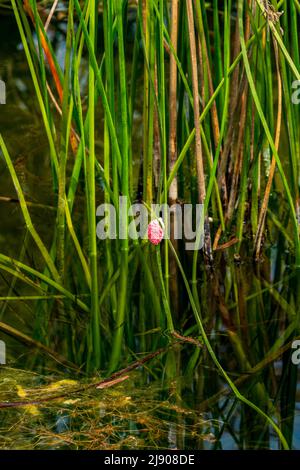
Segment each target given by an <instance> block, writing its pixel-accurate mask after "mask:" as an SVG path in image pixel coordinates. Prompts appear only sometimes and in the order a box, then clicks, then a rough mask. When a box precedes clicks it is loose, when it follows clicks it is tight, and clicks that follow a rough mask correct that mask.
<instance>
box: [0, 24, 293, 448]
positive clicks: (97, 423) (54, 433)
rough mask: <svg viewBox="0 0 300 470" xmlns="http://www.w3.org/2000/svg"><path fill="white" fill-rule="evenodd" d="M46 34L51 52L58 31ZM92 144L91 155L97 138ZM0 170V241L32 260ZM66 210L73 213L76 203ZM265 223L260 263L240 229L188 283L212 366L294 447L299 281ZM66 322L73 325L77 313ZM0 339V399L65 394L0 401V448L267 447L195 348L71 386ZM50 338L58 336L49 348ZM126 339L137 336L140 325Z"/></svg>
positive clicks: (42, 182) (42, 188)
mask: <svg viewBox="0 0 300 470" xmlns="http://www.w3.org/2000/svg"><path fill="white" fill-rule="evenodd" d="M0 21H1V24H0V44H1V48H0V64H1V65H0V77H1V79H3V80H5V82H6V84H7V103H8V104H7V105H6V106H3V107H1V114H0V128H1V132H5V136H6V140H7V144H8V147H9V148H10V149H13V152H12V155H14V164H15V168H16V171H17V174H18V177H19V180H20V182H21V184H22V187H23V189H24V193H25V195H26V197H27V199H28V202H30V204H31V205H30V210H31V214H32V217H33V220H34V223H35V224H37V225H38V226H39V228H40V233H41V236H42V238H43V239H44V240H46V241H47V240H48V241H49V242H50V241H51V240H52V235H53V234H52V232H51V230H52V228H51V227H53V222H54V220H55V209H54V203H55V201H54V199H53V196H52V191H51V176H50V171H49V170H50V162H49V159H48V158H49V157H48V150H47V143H46V139H45V135H44V134H43V132H42V128H41V118H40V115H39V112H38V105H37V103H36V102H35V99H34V98H33V97H34V90H33V87H32V83H31V79H30V76H29V73H28V68H27V64H26V61H25V59H24V54H23V51H22V48H21V46H20V42H19V36H18V32H17V30H16V26H15V23H14V21H12V20H11V19H10V18H9V17H7V18H6V17H5V19H3V18H2V19H1V20H0ZM62 27H63V26H62ZM8 33H9V34H8ZM53 34H54V33H53ZM56 34H57V38H56V40H55V41H54V43H55V44H56V49H57V52H58V56H59V55H60V54H59V48H60V47H63V46H62V42H63V34H61V35H60V33H59V32H56ZM61 55H62V56H63V52H62V53H61ZM137 119H140V117H137ZM97 145H98V150H99V152H100V154H101V148H102V143H101V141H99V142H98V143H97ZM0 177H1V186H0V220H1V231H0V251H1V252H3V253H5V254H6V255H8V256H14V257H16V252H17V253H18V254H19V256H18V259H25V260H27V261H28V262H29V263H30V264H31V265H32V266H39V263H40V261H41V260H40V259H39V258H38V257H36V255H35V254H34V251H33V250H32V246H31V242H30V241H28V239H27V236H26V230H25V227H24V221H23V219H22V215H21V213H20V211H19V208H18V203H17V201H16V200H15V197H16V196H15V192H14V188H13V184H12V182H11V179H10V177H9V173H8V171H7V169H6V167H5V164H4V161H3V159H1V160H0ZM37 188H38V190H37ZM99 197H101V195H99ZM274 201H275V202H273V210H274V211H276V210H277V209H278V207H276V204H279V202H278V203H276V198H275V199H274ZM77 210H78V214H77V219H78V223H80V207H79V208H77ZM269 231H270V240H269V241H268V242H266V245H265V260H264V261H263V262H262V263H260V264H256V265H255V266H254V265H253V263H252V261H251V258H250V256H249V255H250V249H249V247H248V242H247V240H246V242H245V244H244V247H243V249H242V251H241V253H242V257H241V259H240V260H235V259H234V248H229V249H227V250H224V252H220V253H219V254H218V255H217V257H216V260H215V266H214V270H213V271H212V272H207V271H205V270H204V269H203V272H202V274H201V283H200V292H199V294H200V298H201V301H202V305H203V312H202V313H203V319H204V322H205V326H206V330H207V332H208V335H209V338H210V340H211V343H212V345H213V347H214V350H215V351H216V353H217V356H218V357H219V358H220V361H221V363H222V365H223V366H224V368H225V369H226V370H227V371H228V373H229V374H230V376H231V378H232V380H233V381H235V383H236V384H237V386H238V388H239V389H240V390H241V391H242V392H243V394H244V395H245V396H246V397H247V398H249V399H251V400H253V401H254V402H255V403H257V404H259V406H260V407H261V408H262V409H264V411H265V412H267V413H268V414H269V415H271V416H273V417H274V419H275V420H276V421H279V422H281V427H282V429H283V432H284V434H285V436H286V437H287V439H288V441H289V443H290V445H291V446H292V447H293V448H295V449H300V386H299V385H300V382H299V376H298V369H297V365H293V363H292V361H291V355H292V352H293V350H292V340H293V339H294V336H295V322H296V317H297V313H298V309H299V306H298V304H297V292H298V290H299V288H298V285H299V281H298V277H297V272H295V270H294V269H293V266H292V265H291V261H290V258H291V255H290V253H289V251H288V249H287V243H286V240H285V239H284V238H283V237H282V236H281V235H279V236H277V238H276V239H274V240H272V227H271V226H270V227H269ZM250 243H251V241H250V240H249V244H250ZM187 262H188V260H187ZM0 276H1V277H0V297H1V296H2V298H1V301H0V321H5V322H7V323H9V324H10V325H11V326H13V327H15V328H18V329H20V330H22V331H24V332H25V333H26V332H27V333H29V332H30V331H31V328H32V322H33V319H34V310H33V307H32V304H31V303H30V302H27V301H25V300H24V301H20V300H17V301H9V302H8V301H6V300H5V299H3V297H7V296H8V295H9V296H16V297H21V296H22V295H23V296H24V295H26V294H28V293H30V292H31V291H30V288H29V287H24V285H23V284H22V283H21V282H19V281H16V280H14V281H13V284H12V278H11V277H10V276H9V275H8V274H6V273H2V272H1V273H0ZM182 296H183V299H182V313H181V317H180V322H181V327H182V330H184V331H189V333H190V334H191V335H195V334H197V332H196V330H195V329H194V327H193V325H194V321H193V319H192V312H191V309H190V306H189V305H188V303H187V302H186V299H185V297H184V294H183V293H182ZM136 308H138V307H136ZM57 315H58V316H57V317H56V318H52V319H51V321H52V322H53V323H55V324H58V326H57V325H56V327H55V328H56V329H54V331H56V332H61V330H60V326H59V325H61V324H62V323H63V322H64V321H65V319H64V318H60V317H59V315H61V313H57ZM137 323H138V320H137ZM78 326H79V329H80V328H82V326H81V325H80V321H79V323H78ZM136 326H137V330H138V324H137V325H136ZM78 334H84V333H82V331H81V332H79V333H78ZM157 334H161V336H162V338H163V332H157V331H151V330H150V331H149V332H147V335H144V337H143V346H144V347H146V348H149V349H150V347H151V340H152V338H153V335H157ZM0 339H3V340H4V341H5V343H6V350H7V365H6V366H4V365H2V366H0V402H10V401H22V400H32V401H34V400H37V399H39V398H40V397H45V396H51V394H53V393H55V392H57V391H59V392H63V393H64V394H65V396H64V397H63V398H61V399H60V400H56V401H51V400H50V401H49V402H48V403H44V404H42V405H39V406H37V405H34V404H33V405H30V406H26V407H17V408H15V409H0V448H3V449H12V448H19V449H26V448H33V447H34V448H36V449H46V448H47V449H49V448H50V449H64V448H85V449H101V448H105V449H119V448H124V449H125V448H145V447H146V448H184V449H195V448H199V449H201V448H203V449H214V448H216V449H238V448H240V449H246V448H247V449H251V448H272V449H277V448H278V446H279V444H278V439H277V437H275V436H274V434H273V431H271V430H270V428H269V427H268V426H266V423H265V422H264V420H263V419H262V418H261V417H259V416H258V415H257V414H256V413H255V412H253V411H252V410H249V408H247V407H246V406H244V405H241V404H240V403H239V402H238V401H237V400H235V399H233V398H232V395H231V394H230V393H229V389H228V386H226V384H225V383H224V381H223V380H222V379H221V378H220V376H219V374H218V372H217V370H216V368H215V366H214V365H213V363H212V361H211V359H210V358H209V356H208V354H207V353H206V351H205V349H204V348H195V347H194V346H192V345H188V344H187V345H184V346H182V345H181V346H179V345H176V346H175V347H174V349H172V350H171V351H169V352H168V353H166V354H164V355H162V357H161V358H159V359H155V360H154V361H153V362H152V363H151V364H148V365H147V366H146V367H144V368H143V369H142V368H141V369H140V370H138V371H137V372H134V373H131V375H130V377H129V379H128V380H127V381H125V382H124V383H122V384H119V385H116V386H115V387H114V388H112V389H109V390H103V391H102V390H100V391H99V390H89V391H88V392H87V391H85V392H84V391H82V392H79V393H78V392H76V393H73V392H74V389H75V388H76V389H77V388H78V384H82V385H84V383H85V382H86V380H87V379H86V378H83V379H82V378H80V379H78V375H77V374H76V373H74V371H72V370H70V369H66V367H64V366H62V365H61V364H59V363H58V362H55V361H53V360H51V359H49V358H47V360H45V361H44V362H43V366H40V368H37V367H38V366H36V363H35V368H34V369H33V370H30V368H29V364H32V361H31V357H32V355H33V350H32V348H30V347H29V346H28V345H25V344H23V343H22V342H21V343H20V342H19V341H16V340H15V339H13V338H11V337H10V336H8V335H7V334H4V333H1V336H0ZM61 341H63V339H62V338H61V337H59V336H58V337H57V338H56V340H55V342H54V344H53V346H54V348H55V347H56V346H58V345H59V344H60V343H61ZM135 341H136V343H135V345H136V344H139V342H140V341H141V336H136V339H135ZM132 346H133V348H132V349H134V344H133V345H132ZM38 355H39V356H40V355H41V352H39V353H38ZM66 377H70V378H69V379H66ZM74 377H75V378H74ZM89 380H91V379H89Z"/></svg>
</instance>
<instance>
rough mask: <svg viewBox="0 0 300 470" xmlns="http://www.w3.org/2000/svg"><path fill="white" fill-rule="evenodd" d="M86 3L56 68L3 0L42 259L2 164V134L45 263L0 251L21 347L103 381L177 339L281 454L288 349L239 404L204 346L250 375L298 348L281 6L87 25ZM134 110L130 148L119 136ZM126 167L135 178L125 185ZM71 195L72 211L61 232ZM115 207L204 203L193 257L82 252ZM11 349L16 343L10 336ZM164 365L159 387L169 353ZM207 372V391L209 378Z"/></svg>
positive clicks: (166, 10)
mask: <svg viewBox="0 0 300 470" xmlns="http://www.w3.org/2000/svg"><path fill="white" fill-rule="evenodd" d="M96 3H97V2H94V1H92V2H79V1H78V0H71V1H70V2H68V10H67V16H66V23H67V28H66V53H65V64H64V68H63V70H62V69H61V68H60V66H59V64H58V60H57V56H56V54H55V51H54V50H53V46H52V44H51V42H50V39H49V36H48V34H47V33H46V31H45V29H44V24H45V18H44V16H45V15H44V14H43V19H41V16H40V13H41V11H40V7H39V8H38V7H37V2H35V1H33V2H29V1H26V2H24V4H25V9H24V8H23V5H22V2H21V1H19V0H12V2H11V4H12V7H13V12H14V15H15V19H16V22H17V26H18V29H19V32H20V35H21V40H22V43H23V48H24V53H25V55H26V59H27V62H28V67H29V70H30V74H31V78H32V81H33V86H34V89H35V91H36V97H37V102H38V105H39V108H40V113H41V124H42V126H43V129H44V132H45V136H46V139H47V142H48V146H49V157H50V161H51V169H49V172H50V171H51V176H52V181H53V184H52V189H53V194H54V196H55V197H56V201H57V218H56V224H55V225H54V227H53V233H52V234H51V237H52V243H51V244H49V246H46V244H45V242H44V241H43V240H42V239H41V236H40V234H39V230H38V227H36V226H35V225H34V224H33V222H32V218H31V214H30V211H29V209H28V208H29V207H30V206H29V205H28V204H27V201H26V198H25V197H24V193H25V192H26V190H25V188H26V186H25V184H26V180H25V179H24V175H26V173H25V172H22V162H20V161H19V162H18V161H17V162H15V163H14V164H13V163H12V159H11V156H10V153H9V152H8V150H7V147H6V145H5V142H4V140H5V135H2V136H1V140H0V143H1V148H2V152H3V156H4V159H5V162H6V164H7V166H8V169H9V172H10V175H11V177H12V179H13V182H14V185H15V188H16V191H17V195H18V200H19V203H20V209H21V211H22V214H23V216H24V219H25V222H26V227H27V229H28V232H29V234H30V235H31V236H32V237H33V240H34V241H35V244H36V248H37V253H39V258H40V260H41V261H40V266H43V267H44V270H43V267H42V268H41V267H39V268H37V267H36V266H31V264H30V263H26V262H24V261H20V260H17V259H12V258H10V257H7V256H5V255H4V254H3V255H2V254H1V255H0V267H1V269H2V270H3V271H4V272H6V273H8V274H9V275H10V276H13V277H14V278H17V279H18V280H20V281H22V282H24V283H25V284H27V285H28V286H30V288H31V289H32V296H27V297H26V298H27V301H28V302H29V301H30V300H31V301H32V302H35V303H33V305H34V307H33V308H32V310H33V313H34V318H35V324H34V327H33V333H32V336H33V338H32V339H33V343H32V344H35V345H37V344H40V343H43V344H45V345H46V347H47V348H48V350H49V348H50V349H51V346H53V345H55V346H54V348H53V349H59V350H60V353H61V354H64V355H65V356H66V357H67V359H68V360H69V361H71V362H73V363H74V364H76V365H77V366H81V367H84V368H85V369H86V370H87V371H93V370H95V369H99V368H100V367H103V368H104V367H108V368H109V370H111V371H113V370H115V369H116V368H117V367H118V366H119V365H120V362H121V360H122V358H124V355H126V354H128V353H129V351H136V350H137V348H139V350H140V351H146V350H148V349H155V348H157V347H158V346H159V345H160V344H164V343H166V342H167V341H168V338H169V337H173V336H174V333H175V335H176V330H183V331H182V332H183V333H184V334H186V335H188V336H193V335H195V336H197V337H199V338H200V339H201V341H202V342H203V346H205V347H204V348H203V350H201V349H200V348H196V350H195V351H194V352H193V353H192V356H191V357H190V358H189V360H188V364H187V371H188V372H194V371H195V370H197V368H198V367H199V370H200V368H201V367H202V366H203V365H204V364H205V363H206V361H212V364H214V367H215V369H216V370H217V371H218V373H219V374H220V376H221V377H222V378H223V380H224V381H225V382H226V383H227V385H229V387H230V389H231V391H232V392H233V395H234V397H235V398H236V399H237V402H242V405H241V406H242V412H243V416H244V417H245V422H247V423H249V422H250V421H251V418H252V413H255V414H257V413H258V414H259V415H260V418H259V420H258V428H259V430H258V431H257V435H260V436H261V442H260V445H261V446H263V445H265V442H266V441H267V435H268V428H267V427H266V426H267V425H266V423H268V424H269V425H271V426H272V427H273V429H274V430H275V431H276V433H277V435H278V436H279V439H280V442H281V445H282V446H283V447H288V446H291V443H292V424H293V419H292V416H293V405H294V402H295V390H296V381H297V380H296V375H297V370H296V369H295V367H293V366H292V365H291V364H290V362H289V356H288V351H285V356H284V363H285V366H286V370H287V376H288V377H289V380H290V381H289V382H288V383H289V384H290V385H291V388H290V389H288V391H287V388H286V387H287V385H286V382H284V377H283V375H284V374H282V377H281V380H282V383H280V387H279V388H278V384H277V378H276V377H275V375H274V371H273V369H272V366H271V362H270V363H268V366H267V367H266V369H264V372H263V373H262V375H259V374H260V373H261V370H260V369H259V371H258V372H257V375H255V382H251V381H250V382H249V384H250V385H249V386H248V385H247V386H245V390H243V393H241V391H240V390H239V388H237V386H238V385H239V382H238V380H239V379H238V378H237V380H235V377H232V376H231V375H230V374H229V373H226V372H225V370H224V368H223V367H222V366H221V364H220V362H219V360H218V358H217V354H216V352H217V351H218V348H219V347H222V346H223V345H222V338H219V337H218V336H217V340H216V341H210V337H214V334H215V333H216V332H219V331H221V330H222V328H223V327H224V326H225V331H224V336H225V337H226V341H225V339H224V342H225V343H226V347H227V348H230V351H231V352H232V353H233V356H232V361H233V362H232V364H231V363H230V362H229V363H228V364H229V365H231V366H232V367H233V368H236V369H235V370H237V371H238V373H241V374H249V375H250V374H251V373H252V372H253V370H256V369H255V367H256V366H257V364H260V363H261V361H263V359H264V358H266V357H273V356H272V354H275V355H276V353H277V352H282V348H284V346H285V344H290V342H291V340H292V339H293V337H294V336H296V335H299V327H300V324H299V312H298V309H297V305H298V301H299V299H298V292H299V289H298V285H299V275H298V266H299V263H300V243H299V226H298V218H297V214H298V212H299V189H298V181H299V165H298V160H297V158H298V157H297V155H298V154H299V142H300V140H299V108H298V107H297V106H293V105H292V104H291V103H292V101H291V93H292V90H291V85H290V84H291V83H292V82H293V81H294V80H296V79H299V78H300V64H299V54H298V51H299V44H298V29H297V21H298V14H299V11H298V9H297V3H294V2H290V3H289V4H288V5H285V12H284V14H283V15H280V14H279V13H277V12H276V8H275V6H276V5H275V2H273V3H274V4H273V3H272V5H273V6H272V5H271V3H266V2H261V1H259V0H255V1H254V0H249V1H247V2H244V0H238V1H231V0H226V1H224V2H223V4H222V6H221V5H220V2H218V1H217V0H214V1H213V2H212V4H211V5H210V6H209V7H207V6H206V4H205V2H202V1H201V2H192V1H187V2H177V1H176V0H173V1H172V2H167V1H163V0H140V1H138V2H136V3H132V4H131V3H130V5H129V6H127V3H126V2H125V1H124V2H123V1H120V2H115V3H113V2H110V1H108V0H104V1H103V2H101V9H100V11H99V13H98V14H96ZM282 4H283V2H282V1H281V2H279V4H278V5H277V7H278V9H279V10H280V9H281V7H282ZM246 5H247V8H246ZM54 13H55V12H54ZM46 16H47V15H46ZM129 18H130V21H129ZM133 18H135V21H133V20H132V19H133ZM289 19H291V21H290V20H289ZM48 20H49V21H50V18H48ZM49 21H48V23H49ZM279 23H280V24H279ZM100 24H101V28H100V27H99V28H98V26H99V25H100ZM75 26H76V27H75ZM32 27H34V28H35V32H36V38H37V41H36V43H35V42H34V40H33V36H32V34H31V33H30V31H31V28H32ZM50 27H51V22H50ZM132 27H133V28H134V32H135V35H134V42H133V44H132V43H131V42H130V41H129V39H128V38H129V37H132V36H130V34H129V33H128V30H129V29H130V28H132ZM281 28H282V29H283V31H284V33H285V34H284V35H282V31H281ZM97 36H99V37H97ZM102 40H103V41H102ZM97 43H101V44H103V50H102V49H101V50H100V47H99V48H97V47H96V44H97ZM83 56H84V57H85V58H86V60H87V61H88V87H87V90H86V89H85V88H83V85H82V80H81V79H82V76H83V75H84V74H85V73H87V70H86V68H85V70H83V60H82V57H83ZM274 71H275V73H273V72H274ZM170 74H171V77H170ZM175 77H176V79H175ZM85 92H87V98H86V96H85ZM274 96H276V103H275V105H274V101H275V100H274ZM137 109H138V110H141V109H142V139H141V142H139V141H138V142H137V141H136V140H135V136H136V135H137V134H138V133H139V131H140V129H139V128H140V122H139V123H138V124H137V121H136V120H135V111H136V110H137ZM101 113H102V114H101ZM99 115H102V116H103V121H102V120H101V121H100V120H99V119H98V116H99ZM283 115H284V116H285V120H284V119H283ZM99 135H101V140H102V141H103V155H102V154H100V152H99V150H98V149H99V147H98V146H97V142H98V139H99ZM10 149H12V150H11V153H12V157H13V146H10ZM141 153H142V158H140V155H141ZM266 155H268V165H265V164H264V162H265V160H266V159H265V156H266ZM135 162H139V164H138V166H139V165H141V167H140V172H139V171H133V164H134V163H135ZM20 168H21V171H20ZM139 173H141V175H142V176H141V178H140V180H139V181H137V178H139V177H140V175H139ZM141 181H142V185H141V184H140V182H141ZM136 188H139V194H137V193H136ZM79 193H80V194H81V195H82V194H83V195H84V213H83V214H82V217H81V219H80V221H79V222H78V220H79V219H78V213H77V212H76V208H77V204H78V201H79ZM37 194H38V191H37ZM120 194H121V195H123V196H127V197H128V200H129V201H130V202H133V201H135V200H136V199H139V200H140V199H142V200H143V201H144V202H145V205H146V206H147V207H149V205H150V204H151V203H152V202H154V201H156V202H159V203H166V202H168V201H169V202H176V201H183V202H187V203H192V204H196V203H197V202H201V203H203V204H204V207H205V246H204V253H202V252H198V251H196V252H194V253H188V252H184V245H183V243H181V241H177V242H176V243H172V241H169V242H168V241H164V242H163V243H162V244H161V246H158V247H156V248H154V247H153V246H150V245H149V244H148V243H140V241H129V240H127V239H125V240H108V241H103V242H99V241H98V240H97V238H96V223H97V220H96V204H97V202H98V198H99V199H100V198H101V200H103V199H104V201H105V202H107V203H113V204H114V205H115V207H116V209H117V211H119V209H120V208H119V206H118V204H119V195H120ZM81 199H82V198H81ZM129 221H130V220H129V219H128V218H127V217H126V224H128V223H129ZM174 246H175V248H174ZM287 251H288V253H287ZM203 255H204V256H203ZM263 256H264V257H265V259H266V260H265V263H264V264H260V262H261V261H262V257H263ZM249 258H250V259H253V258H254V259H255V262H256V263H257V264H256V268H254V270H252V268H251V269H250V267H249V264H247V269H248V270H249V272H247V271H246V272H243V269H244V268H243V263H244V262H245V260H247V263H248V260H249ZM42 263H44V265H43V264H42ZM240 263H242V264H240ZM287 265H288V266H289V268H287ZM293 266H296V267H295V268H294V267H293ZM255 269H256V270H257V272H255ZM270 272H271V275H270ZM250 273H251V283H250V279H249V278H250ZM283 275H286V276H287V281H286V283H284V282H283V281H282V276H283ZM43 296H44V299H43ZM10 297H12V296H10ZM15 300H16V299H15ZM11 301H13V300H11ZM265 302H266V303H265ZM274 311H275V312H276V316H273V312H274ZM164 331H165V332H166V334H163V335H162V334H161V333H162V332H164ZM14 335H15V336H16V337H18V338H19V339H22V334H21V332H19V334H18V330H16V329H14ZM54 338H55V340H54ZM23 339H24V338H23ZM219 340H220V344H219ZM34 341H37V342H40V343H34ZM27 342H28V341H27ZM218 355H219V354H218ZM169 357H172V359H168V361H167V363H166V370H167V375H169V376H172V374H174V373H175V371H176V357H177V356H176V353H174V355H173V356H169ZM276 358H277V356H276ZM226 369H227V368H226ZM264 374H266V377H267V379H266V377H265V376H264ZM212 376H213V378H214V380H217V379H216V377H217V376H216V371H215V370H214V372H213V373H212ZM242 376H243V375H242ZM205 380H206V379H203V384H202V386H201V387H200V388H199V393H200V395H201V393H203V391H204V389H205V387H204V385H205ZM247 383H248V382H247ZM243 387H244V385H243ZM283 390H285V394H284V393H283ZM211 392H212V393H211V395H212V396H215V394H216V393H217V392H218V391H217V390H213V387H212V389H211ZM246 397H249V399H248V398H246ZM286 397H288V398H286ZM202 399H203V400H205V401H206V400H209V397H208V396H207V395H206V396H202ZM237 402H234V405H233V406H234V407H235V406H237V405H236V403H237ZM279 404H280V405H281V411H282V413H283V416H284V417H285V418H286V419H285V421H284V423H283V424H282V426H281V425H280V413H279V411H280V407H279ZM244 407H245V408H244ZM275 422H276V423H278V424H275ZM249 439H250V438H249ZM251 439H252V436H251ZM249 445H250V444H249Z"/></svg>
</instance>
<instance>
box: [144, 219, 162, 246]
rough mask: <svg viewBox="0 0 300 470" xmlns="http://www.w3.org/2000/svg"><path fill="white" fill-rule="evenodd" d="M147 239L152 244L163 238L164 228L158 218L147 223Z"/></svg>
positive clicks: (156, 243) (157, 243)
mask: <svg viewBox="0 0 300 470" xmlns="http://www.w3.org/2000/svg"><path fill="white" fill-rule="evenodd" d="M147 232H148V240H149V241H150V242H151V243H152V244H153V245H159V243H160V242H161V241H162V239H163V238H164V230H163V228H162V226H161V225H160V223H159V221H158V220H152V221H151V222H150V224H149V225H148V231H147Z"/></svg>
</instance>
